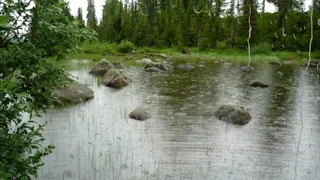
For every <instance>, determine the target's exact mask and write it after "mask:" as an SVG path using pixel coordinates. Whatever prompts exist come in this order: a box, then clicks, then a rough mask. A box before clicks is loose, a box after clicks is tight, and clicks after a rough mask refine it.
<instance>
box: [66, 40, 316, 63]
mask: <svg viewBox="0 0 320 180" xmlns="http://www.w3.org/2000/svg"><path fill="white" fill-rule="evenodd" d="M119 46H121V45H116V44H101V43H93V44H85V45H83V46H82V47H81V48H82V49H83V51H84V53H79V54H71V55H70V56H69V58H71V59H89V60H90V59H91V60H100V59H102V58H106V59H108V60H110V61H118V62H121V63H123V64H125V65H139V64H138V63H136V61H135V60H138V59H142V58H143V57H144V56H145V55H146V54H166V55H169V56H170V57H171V58H172V60H173V62H185V63H186V62H188V63H197V62H200V61H206V62H208V61H212V62H214V61H217V60H219V61H223V62H231V63H247V62H248V60H249V57H248V52H247V51H240V50H230V49H224V50H221V49H220V50H219V49H212V50H210V51H205V52H204V51H198V50H197V49H196V48H194V49H188V50H187V52H185V53H181V52H180V51H179V50H178V49H175V48H163V49H157V48H149V47H144V48H135V47H133V46H132V47H126V48H127V49H126V50H127V51H128V53H121V52H122V51H121V49H120V47H119ZM133 49H134V50H135V53H132V50H133ZM314 54H315V56H318V53H314ZM280 60H292V61H293V62H294V63H295V64H298V65H302V64H304V63H305V62H306V61H307V60H308V53H307V52H285V51H284V52H272V51H269V50H266V51H262V50H255V51H253V53H252V54H251V63H253V64H254V63H261V62H267V63H268V62H279V61H280Z"/></svg>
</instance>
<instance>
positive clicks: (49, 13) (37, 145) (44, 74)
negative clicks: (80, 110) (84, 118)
mask: <svg viewBox="0 0 320 180" xmlns="http://www.w3.org/2000/svg"><path fill="white" fill-rule="evenodd" d="M40 2H41V3H39V1H37V0H29V1H1V2H0V6H1V7H2V8H1V9H0V14H4V15H2V16H6V17H1V21H0V28H1V32H0V59H1V61H0V74H2V77H1V78H0V179H10V178H11V179H12V178H13V179H30V177H31V176H35V177H36V176H37V170H38V168H39V167H40V166H42V165H43V163H42V162H41V158H42V157H43V156H46V155H48V154H49V153H51V152H52V150H53V148H54V147H53V146H50V145H49V146H48V145H46V146H45V145H43V142H44V138H43V137H42V131H43V127H44V125H41V124H38V123H37V122H34V121H32V118H33V117H34V116H40V114H41V113H42V112H45V111H46V109H48V108H49V107H50V106H51V105H52V104H53V102H55V100H56V99H55V96H54V93H53V90H54V88H55V87H57V86H59V85H61V84H64V82H65V79H66V77H67V75H68V74H67V73H66V72H65V71H64V70H63V69H62V68H59V67H57V66H56V65H55V64H54V63H52V61H51V60H49V57H56V58H60V59H62V58H64V57H65V56H66V54H67V53H69V52H77V51H76V49H75V46H76V45H77V44H79V43H80V41H79V40H80V39H81V38H89V37H92V33H91V31H89V30H84V29H79V27H78V24H77V23H75V22H71V21H70V20H69V18H68V17H67V16H66V15H65V14H64V13H63V12H64V11H65V9H67V8H66V7H67V4H66V3H64V2H62V1H53V0H52V1H46V2H45V3H44V1H40ZM32 3H34V4H35V7H34V8H32V9H30V4H32ZM16 12H20V13H19V16H16ZM21 16H23V18H21ZM18 19H22V20H23V21H22V22H18ZM29 23H31V28H29V31H28V32H25V31H23V28H24V26H26V25H27V24H29ZM9 24H10V25H9Z"/></svg>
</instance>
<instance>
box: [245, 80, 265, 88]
mask: <svg viewBox="0 0 320 180" xmlns="http://www.w3.org/2000/svg"><path fill="white" fill-rule="evenodd" d="M249 86H251V87H261V88H267V87H269V85H267V84H264V83H262V82H259V81H255V82H252V83H250V84H249Z"/></svg>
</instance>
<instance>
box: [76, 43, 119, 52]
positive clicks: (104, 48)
mask: <svg viewBox="0 0 320 180" xmlns="http://www.w3.org/2000/svg"><path fill="white" fill-rule="evenodd" d="M81 48H82V49H83V50H84V53H87V54H102V55H104V54H116V45H114V44H108V43H100V42H93V43H88V42H85V43H83V44H82V45H81Z"/></svg>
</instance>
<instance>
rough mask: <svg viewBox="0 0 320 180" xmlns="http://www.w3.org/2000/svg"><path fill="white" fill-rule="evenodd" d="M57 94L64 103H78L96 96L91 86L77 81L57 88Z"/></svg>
mask: <svg viewBox="0 0 320 180" xmlns="http://www.w3.org/2000/svg"><path fill="white" fill-rule="evenodd" d="M55 95H56V97H57V98H58V100H59V101H60V102H61V103H63V104H64V103H66V104H68V103H72V104H77V103H80V102H83V101H87V100H90V99H92V98H93V97H94V95H93V91H92V90H91V89H90V88H88V87H87V86H85V85H83V84H80V83H78V82H76V81H74V82H72V84H70V85H68V86H66V87H60V88H57V89H55Z"/></svg>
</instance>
